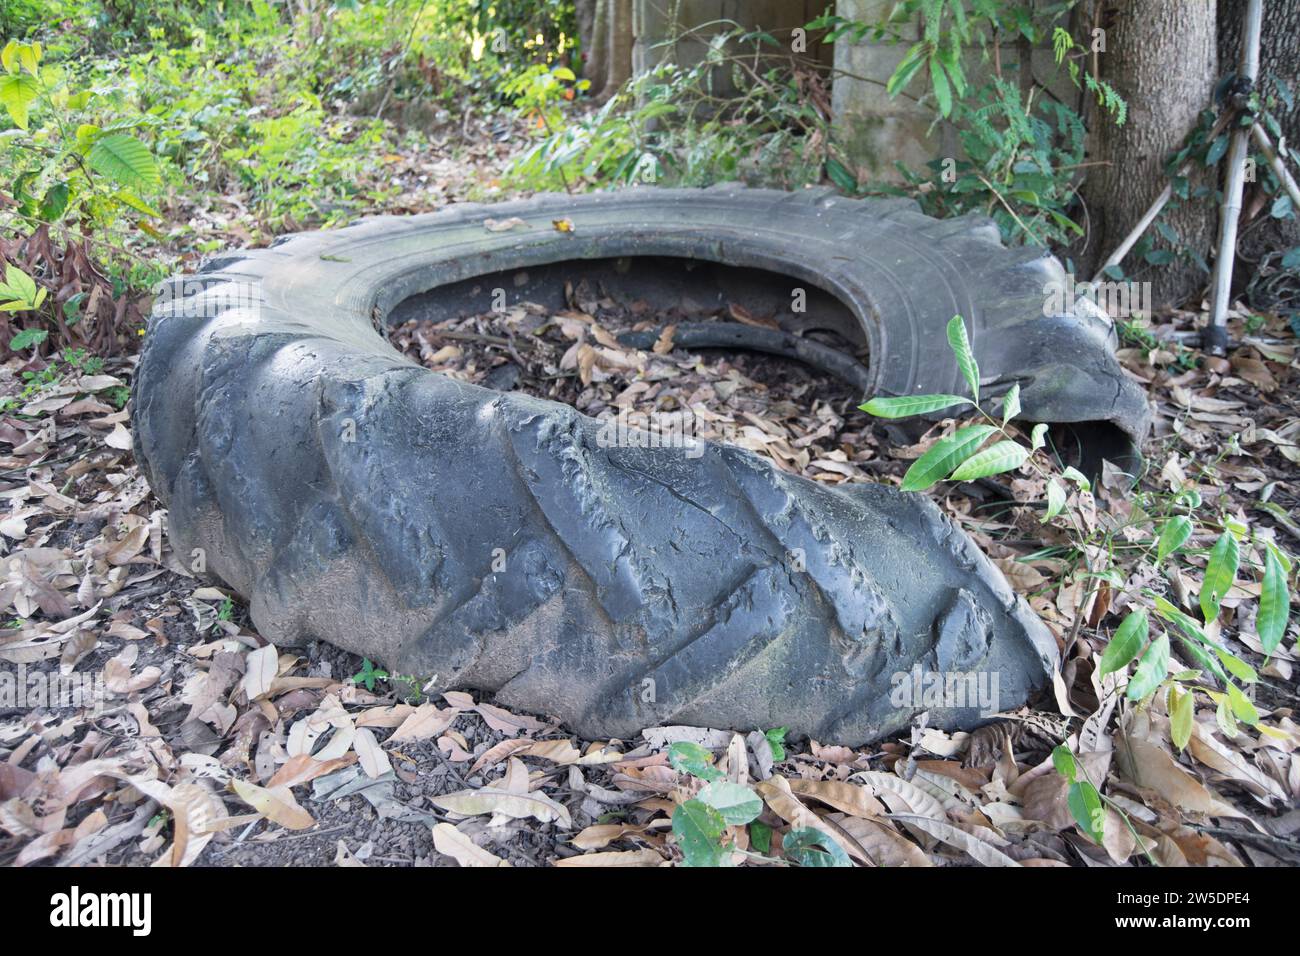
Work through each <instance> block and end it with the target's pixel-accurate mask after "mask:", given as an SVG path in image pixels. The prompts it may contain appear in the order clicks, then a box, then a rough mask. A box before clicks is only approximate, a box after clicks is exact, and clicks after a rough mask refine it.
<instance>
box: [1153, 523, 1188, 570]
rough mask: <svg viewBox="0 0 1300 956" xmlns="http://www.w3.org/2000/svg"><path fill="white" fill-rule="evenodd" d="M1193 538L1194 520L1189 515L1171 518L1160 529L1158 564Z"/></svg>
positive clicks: (1157, 549) (1157, 547)
mask: <svg viewBox="0 0 1300 956" xmlns="http://www.w3.org/2000/svg"><path fill="white" fill-rule="evenodd" d="M1191 536H1192V519H1191V518H1189V517H1187V515H1178V516H1177V517H1176V518H1170V519H1169V520H1168V521H1166V522H1165V523H1164V526H1163V527H1162V528H1161V529H1160V541H1159V543H1158V544H1157V545H1156V563H1157V564H1158V563H1160V562H1162V561H1164V559H1165V558H1167V557H1169V555H1171V554H1173V553H1174V552H1175V551H1177V550H1178V549H1179V548H1181V547H1182V546H1183V545H1184V544H1186V543H1187V539H1188V538H1190V537H1191Z"/></svg>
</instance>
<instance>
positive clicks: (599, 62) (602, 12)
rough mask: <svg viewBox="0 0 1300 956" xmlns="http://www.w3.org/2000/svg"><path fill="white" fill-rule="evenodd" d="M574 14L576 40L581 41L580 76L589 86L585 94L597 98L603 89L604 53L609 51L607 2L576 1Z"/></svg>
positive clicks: (606, 68) (603, 0) (601, 0)
mask: <svg viewBox="0 0 1300 956" xmlns="http://www.w3.org/2000/svg"><path fill="white" fill-rule="evenodd" d="M574 13H575V14H576V18H577V21H578V38H579V39H580V40H581V41H582V76H583V79H585V80H587V81H589V82H590V83H591V86H589V87H588V88H587V92H588V93H589V94H590V95H592V96H597V95H599V94H600V91H601V90H603V89H604V88H605V73H606V72H607V70H608V69H609V68H608V67H607V66H606V65H605V64H606V56H607V54H606V51H607V50H608V49H609V21H608V16H609V2H608V0H576V3H575V5H574Z"/></svg>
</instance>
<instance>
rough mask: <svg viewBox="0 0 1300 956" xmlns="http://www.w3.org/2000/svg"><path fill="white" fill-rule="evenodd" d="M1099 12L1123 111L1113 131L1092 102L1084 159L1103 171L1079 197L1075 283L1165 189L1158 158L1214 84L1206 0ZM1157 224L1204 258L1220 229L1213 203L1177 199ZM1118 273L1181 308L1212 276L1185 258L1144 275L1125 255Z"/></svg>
mask: <svg viewBox="0 0 1300 956" xmlns="http://www.w3.org/2000/svg"><path fill="white" fill-rule="evenodd" d="M1106 14H1107V15H1106V16H1105V18H1104V19H1103V23H1104V24H1105V30H1106V33H1105V37H1106V50H1105V52H1104V53H1102V54H1101V55H1100V57H1099V62H1100V64H1101V74H1102V78H1103V79H1104V80H1106V81H1108V82H1109V83H1110V84H1111V85H1112V86H1114V87H1115V89H1116V91H1117V92H1118V93H1119V94H1120V95H1121V96H1122V97H1124V99H1125V101H1126V102H1127V103H1128V120H1127V121H1126V122H1125V123H1124V125H1123V126H1117V125H1115V122H1114V120H1113V119H1111V118H1109V117H1107V116H1105V115H1101V113H1100V111H1099V110H1098V109H1097V107H1096V103H1095V101H1094V102H1092V105H1091V107H1090V109H1091V112H1092V122H1091V126H1090V129H1091V141H1090V146H1091V149H1090V156H1089V159H1090V161H1091V162H1095V163H1102V164H1104V165H1100V166H1096V167H1091V168H1090V170H1089V175H1088V177H1087V179H1086V180H1085V181H1084V183H1083V187H1082V189H1081V190H1080V192H1081V195H1082V196H1083V199H1084V202H1085V203H1086V205H1087V210H1088V219H1087V222H1088V225H1089V241H1088V245H1087V249H1086V251H1085V253H1084V254H1081V255H1080V256H1079V257H1078V258H1079V260H1080V262H1081V264H1083V266H1084V268H1085V273H1086V274H1085V276H1083V277H1081V278H1084V277H1088V278H1090V277H1091V275H1092V270H1093V269H1094V268H1096V266H1097V265H1099V264H1100V263H1102V262H1104V261H1105V260H1106V257H1107V256H1109V255H1110V253H1111V252H1112V251H1114V249H1115V247H1116V246H1118V245H1119V243H1120V242H1121V241H1122V240H1123V239H1124V237H1125V236H1126V235H1128V233H1129V231H1130V230H1131V229H1132V228H1133V227H1134V226H1135V225H1136V224H1137V222H1138V220H1139V219H1141V217H1142V214H1143V213H1144V212H1145V211H1146V209H1147V207H1148V206H1150V204H1151V203H1152V202H1153V201H1154V200H1155V198H1156V197H1157V196H1158V195H1159V194H1160V192H1161V190H1163V189H1164V187H1165V185H1166V183H1168V181H1169V180H1168V177H1167V176H1166V175H1165V172H1164V164H1165V160H1166V159H1167V158H1168V156H1169V154H1170V153H1171V152H1173V151H1174V150H1176V149H1178V148H1179V146H1180V145H1181V144H1182V141H1183V138H1184V137H1185V136H1186V135H1187V133H1188V132H1189V131H1190V130H1191V129H1192V128H1193V127H1194V126H1195V125H1196V119H1197V114H1198V113H1199V112H1200V111H1201V110H1203V109H1205V108H1206V107H1207V106H1209V105H1210V103H1211V100H1212V97H1213V93H1214V83H1215V80H1216V77H1217V70H1216V66H1217V59H1218V57H1217V51H1216V45H1215V42H1216V37H1215V23H1216V18H1215V7H1214V2H1213V0H1178V2H1170V0H1123V2H1113V0H1112V2H1110V3H1109V4H1108V9H1107V11H1106ZM1199 185H1208V186H1210V187H1211V188H1213V187H1214V186H1215V185H1216V183H1215V182H1214V180H1213V179H1212V178H1211V177H1208V176H1204V175H1202V176H1201V177H1200V179H1199V180H1198V176H1197V174H1196V173H1193V175H1192V182H1191V188H1192V190H1193V191H1195V189H1196V188H1197V187H1198V186H1199ZM1161 218H1162V221H1163V222H1165V223H1166V224H1167V225H1168V226H1169V227H1170V228H1172V229H1173V230H1174V231H1175V232H1176V233H1177V234H1178V236H1179V238H1180V240H1181V245H1183V246H1185V247H1186V248H1187V249H1188V250H1190V251H1191V252H1193V253H1195V254H1196V255H1197V256H1200V257H1201V258H1202V259H1203V260H1205V261H1208V260H1209V253H1210V250H1211V247H1212V246H1213V241H1214V235H1215V224H1216V222H1217V207H1216V205H1215V203H1214V202H1213V200H1212V198H1209V197H1206V198H1201V199H1196V198H1192V199H1189V200H1188V201H1186V202H1180V201H1179V200H1178V199H1177V198H1175V199H1174V200H1173V201H1172V202H1171V203H1170V204H1169V206H1167V207H1166V208H1165V211H1164V213H1163V214H1162V217H1161ZM1151 235H1152V237H1153V238H1154V239H1155V245H1156V247H1157V248H1169V244H1168V243H1166V242H1165V241H1164V240H1163V239H1161V238H1160V237H1159V235H1158V234H1157V233H1155V232H1154V230H1153V231H1152V233H1151ZM1173 251H1175V252H1178V250H1177V249H1174V250H1173ZM1123 265H1124V271H1125V273H1126V274H1127V275H1130V276H1134V277H1136V278H1140V279H1142V280H1143V281H1150V282H1151V284H1152V297H1153V299H1154V301H1155V302H1156V303H1157V304H1164V303H1168V304H1175V305H1176V304H1181V303H1182V302H1183V301H1184V300H1185V299H1187V298H1188V297H1189V296H1192V295H1195V294H1197V293H1199V292H1200V291H1201V290H1202V289H1203V288H1204V287H1205V285H1206V282H1207V281H1208V278H1209V276H1208V275H1207V274H1206V273H1205V272H1204V271H1203V270H1202V269H1201V268H1200V267H1199V266H1198V265H1196V264H1195V263H1194V262H1190V261H1188V260H1187V258H1186V257H1180V258H1179V259H1177V260H1176V261H1174V262H1171V263H1169V264H1167V265H1162V266H1158V267H1149V266H1146V264H1145V263H1143V262H1142V261H1141V260H1140V259H1134V258H1132V254H1130V258H1129V259H1126V260H1125V262H1124V264H1123Z"/></svg>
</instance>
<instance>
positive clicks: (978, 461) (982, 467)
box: [952, 441, 1029, 481]
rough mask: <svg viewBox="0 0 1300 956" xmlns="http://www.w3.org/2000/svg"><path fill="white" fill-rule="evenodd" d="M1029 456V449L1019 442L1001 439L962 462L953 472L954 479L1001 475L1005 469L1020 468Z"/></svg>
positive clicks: (966, 479) (962, 479)
mask: <svg viewBox="0 0 1300 956" xmlns="http://www.w3.org/2000/svg"><path fill="white" fill-rule="evenodd" d="M1028 457H1029V449H1028V448H1026V447H1025V446H1024V445H1022V444H1020V443H1019V442H1014V441H1000V442H998V443H996V444H994V445H990V446H989V447H988V448H985V449H984V450H983V451H981V452H976V453H975V454H974V455H972V456H971V457H969V458H967V459H966V460H965V461H964V462H962V463H961V466H960V467H959V468H958V469H957V470H956V471H954V472H953V473H952V480H953V481H971V480H973V479H975V478H986V477H988V476H989V475H1000V474H1002V473H1003V472H1004V471H1011V470H1013V469H1015V468H1019V467H1020V466H1021V465H1023V464H1024V463H1025V459H1026V458H1028Z"/></svg>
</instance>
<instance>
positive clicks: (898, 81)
mask: <svg viewBox="0 0 1300 956" xmlns="http://www.w3.org/2000/svg"><path fill="white" fill-rule="evenodd" d="M925 49H926V47H925V44H924V43H915V44H913V45H912V47H911V49H909V50H908V51H907V55H906V56H904V57H903V60H902V62H901V63H899V64H898V68H897V69H895V70H894V72H893V73H892V74H891V75H890V77H889V79H888V80H887V81H886V82H885V92H886V93H888V94H889V95H890V96H896V95H897V94H898V92H899V91H900V90H902V89H903V88H904V87H905V86H907V84H908V83H909V82H910V81H911V79H912V77H914V76H916V71H917V70H919V69H920V68H921V67H922V65H924V63H925Z"/></svg>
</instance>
